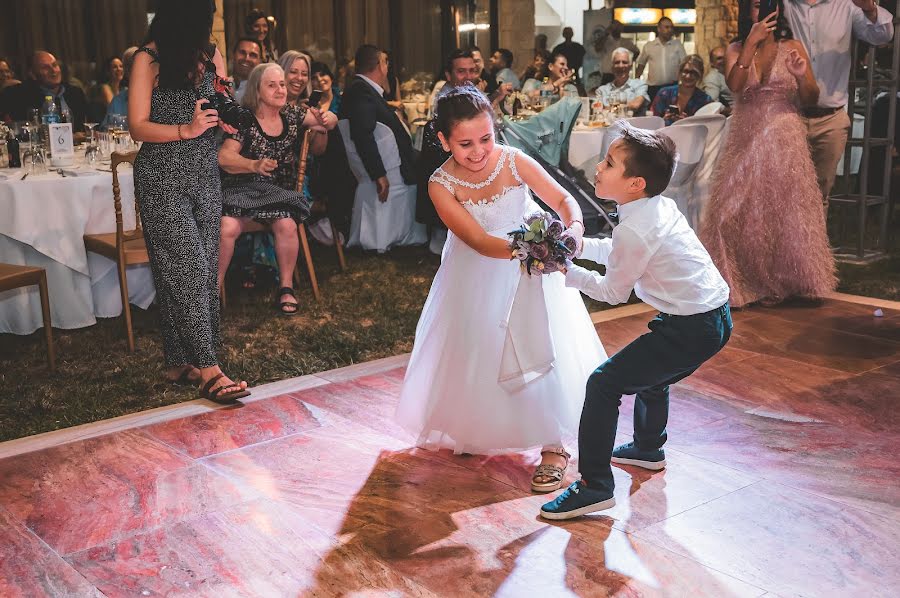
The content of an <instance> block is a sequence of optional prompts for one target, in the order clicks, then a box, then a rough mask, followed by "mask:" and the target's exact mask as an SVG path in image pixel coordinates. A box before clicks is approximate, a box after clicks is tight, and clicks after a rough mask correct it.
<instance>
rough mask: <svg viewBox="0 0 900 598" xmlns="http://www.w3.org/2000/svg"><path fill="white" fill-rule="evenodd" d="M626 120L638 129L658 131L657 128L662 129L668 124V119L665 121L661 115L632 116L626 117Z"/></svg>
mask: <svg viewBox="0 0 900 598" xmlns="http://www.w3.org/2000/svg"><path fill="white" fill-rule="evenodd" d="M625 122H627V123H628V124H629V125H631V126H632V127H637V128H638V129H647V130H648V131H656V130H657V129H662V128H663V127H664V126H666V121H664V120H663V119H662V118H660V117H659V116H653V115H651V116H632V117H631V118H626V119H625Z"/></svg>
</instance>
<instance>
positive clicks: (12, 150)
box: [6, 133, 22, 168]
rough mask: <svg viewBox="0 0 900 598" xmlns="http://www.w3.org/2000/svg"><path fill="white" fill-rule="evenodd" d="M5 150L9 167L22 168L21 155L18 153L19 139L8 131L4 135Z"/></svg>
mask: <svg viewBox="0 0 900 598" xmlns="http://www.w3.org/2000/svg"><path fill="white" fill-rule="evenodd" d="M6 150H7V152H8V153H9V167H10V168H22V155H21V154H20V153H19V140H18V139H16V137H15V136H14V135H13V134H12V133H9V134H8V135H7V136H6Z"/></svg>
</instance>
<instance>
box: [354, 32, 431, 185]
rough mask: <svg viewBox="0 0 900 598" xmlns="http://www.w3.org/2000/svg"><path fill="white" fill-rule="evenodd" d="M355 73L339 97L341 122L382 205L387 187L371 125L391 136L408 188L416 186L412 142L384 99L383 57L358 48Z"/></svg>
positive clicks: (368, 47)
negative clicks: (378, 125)
mask: <svg viewBox="0 0 900 598" xmlns="http://www.w3.org/2000/svg"><path fill="white" fill-rule="evenodd" d="M356 72H357V74H356V76H355V77H353V80H352V81H351V83H350V84H349V85H348V86H347V89H346V91H344V93H343V94H342V97H341V118H346V119H348V120H349V121H350V138H351V139H352V140H353V143H354V144H355V145H356V151H357V152H358V153H359V157H360V158H361V159H362V163H363V166H364V167H365V169H366V172H367V173H368V175H369V177H370V178H371V179H372V180H373V181H375V186H376V188H377V189H378V199H379V200H380V201H382V202H385V201H387V198H388V190H389V188H390V184H389V183H388V179H387V172H386V170H385V168H384V163H383V162H382V161H381V155H380V154H379V153H378V146H377V145H376V143H375V124H376V123H382V124H384V125H387V126H388V128H390V129H391V132H393V133H394V137H395V138H396V139H397V149H398V150H399V151H400V174H401V175H402V176H403V181H404V182H405V183H406V184H408V185H414V184H415V183H416V169H415V154H414V152H413V147H412V140H411V139H410V138H409V133H408V132H407V131H406V128H405V127H404V126H403V124H402V123H401V122H400V119H399V118H398V117H397V113H396V112H394V110H393V109H392V108H391V107H390V106H388V103H387V102H386V101H385V99H384V95H383V94H384V90H385V89H387V87H388V76H387V72H388V59H387V54H386V53H385V52H382V51H381V50H379V49H378V48H376V47H375V46H372V45H369V44H366V45H363V46H360V48H359V49H358V50H357V51H356Z"/></svg>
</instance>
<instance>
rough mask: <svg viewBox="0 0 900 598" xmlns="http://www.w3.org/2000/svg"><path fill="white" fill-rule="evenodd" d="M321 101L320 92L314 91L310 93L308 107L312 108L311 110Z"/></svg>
mask: <svg viewBox="0 0 900 598" xmlns="http://www.w3.org/2000/svg"><path fill="white" fill-rule="evenodd" d="M321 101H322V92H321V91H320V90H318V89H315V90H313V91H312V93H310V94H309V105H310V106H312V107H313V108H316V107H318V106H319V102H321Z"/></svg>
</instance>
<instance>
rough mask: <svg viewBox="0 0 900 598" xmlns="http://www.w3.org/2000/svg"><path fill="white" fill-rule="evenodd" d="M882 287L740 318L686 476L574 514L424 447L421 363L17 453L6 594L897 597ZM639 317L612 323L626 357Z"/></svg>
mask: <svg viewBox="0 0 900 598" xmlns="http://www.w3.org/2000/svg"><path fill="white" fill-rule="evenodd" d="M854 301H856V302H854ZM859 301H860V299H858V298H856V299H854V298H851V297H846V296H836V298H832V299H830V300H828V301H827V302H826V304H825V305H824V306H820V307H816V308H811V307H781V308H772V309H763V308H759V309H750V310H745V311H741V312H738V313H736V315H735V325H736V327H735V333H734V336H733V337H732V341H731V343H730V344H729V345H728V347H727V348H726V349H725V350H724V351H723V352H722V353H721V354H720V355H718V356H717V357H716V358H715V359H713V360H712V361H711V362H710V363H708V364H706V365H705V366H704V367H703V368H701V370H700V371H699V372H697V373H696V374H695V375H694V376H693V377H691V378H689V379H688V380H686V381H685V382H683V383H681V384H678V385H677V386H675V387H673V401H672V417H671V426H670V434H669V438H670V440H669V443H668V445H667V447H666V450H667V453H668V454H667V456H668V461H669V467H668V469H666V470H665V471H663V472H658V473H653V474H651V473H650V472H646V471H644V470H640V469H635V468H630V467H623V468H616V469H615V472H616V478H617V483H618V488H617V493H616V499H617V501H618V505H617V506H616V507H615V508H614V509H613V510H611V511H608V512H606V513H604V514H598V515H595V516H590V517H587V518H582V519H581V520H576V521H573V522H568V523H559V524H550V523H547V522H544V521H542V520H540V519H539V518H538V517H537V511H538V508H539V506H540V504H541V503H542V502H544V501H545V500H546V498H545V497H543V496H538V495H534V494H532V493H531V492H530V491H529V476H530V474H531V471H532V464H533V463H534V460H535V458H536V455H535V454H533V453H532V454H528V455H510V456H504V457H495V458H480V457H471V456H469V457H466V456H453V455H452V454H449V453H447V452H441V453H433V452H427V451H422V450H418V449H415V448H413V446H412V439H411V438H410V437H409V436H408V435H406V434H405V433H404V432H402V431H401V430H399V429H398V428H397V426H396V425H395V424H394V423H393V422H392V420H391V414H392V411H393V409H394V405H395V402H396V400H397V396H398V392H399V388H400V385H401V382H402V379H403V373H404V363H405V359H404V358H391V359H388V360H382V361H380V362H373V363H370V364H363V365H361V366H354V367H351V368H346V369H343V370H337V371H334V372H326V373H322V374H319V375H317V376H307V377H304V378H301V379H297V380H290V381H284V382H280V383H277V384H274V385H269V386H268V387H263V388H261V389H257V392H256V394H255V397H254V400H253V401H252V402H248V403H246V405H245V406H243V407H240V408H234V409H212V408H210V404H206V403H203V402H199V401H198V402H191V403H187V404H183V405H179V406H176V407H172V408H165V409H161V410H156V411H153V412H149V413H145V414H141V415H139V416H128V417H125V418H120V419H119V420H113V421H111V422H103V423H100V424H92V425H90V426H84V427H81V428H75V429H72V430H66V431H62V432H56V433H51V434H48V435H43V436H38V437H34V438H30V439H24V440H19V441H13V442H9V443H5V444H0V596H3V597H5V598H7V597H12V596H25V597H28V598H31V597H36V596H78V597H83V596H215V597H220V596H229V597H230V596H252V597H268V596H290V597H297V596H421V595H424V596H492V595H498V596H574V595H577V596H608V595H616V596H644V595H646V596H657V595H662V596H715V597H720V596H763V595H765V596H785V597H786V596H815V597H820V596H829V597H830V596H897V595H898V592H900V482H898V480H900V459H898V453H900V450H898V449H900V426H898V423H900V409H898V408H897V402H898V399H900V309H898V308H900V304H896V303H889V302H878V301H875V300H871V301H864V302H863V303H859ZM879 305H880V306H881V307H882V309H883V311H884V317H881V318H877V317H874V316H873V309H874V308H875V307H877V306H879ZM640 310H641V306H629V307H627V308H624V310H616V311H613V312H602V313H601V314H599V317H598V318H597V319H598V320H603V321H598V323H597V330H598V331H599V334H600V336H601V338H602V340H603V343H604V344H605V346H606V348H607V350H608V351H609V352H610V353H612V352H613V351H615V350H617V349H618V348H620V347H621V346H622V345H623V344H624V343H626V342H627V341H629V340H630V339H631V338H633V337H635V336H636V335H638V334H640V333H641V332H642V331H643V330H644V326H645V323H646V321H647V319H648V317H649V315H650V314H648V313H637V312H639V311H640ZM610 314H611V315H610ZM609 318H614V319H609ZM631 405H632V403H631V401H630V400H626V401H625V404H624V406H623V409H622V412H623V417H622V418H621V420H620V430H621V434H620V439H621V440H623V441H624V440H626V439H627V438H628V437H629V432H630V429H631V423H630V416H631ZM575 473H576V467H575V466H574V465H573V466H570V469H569V472H568V478H567V479H572V478H573V477H574V475H575Z"/></svg>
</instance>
